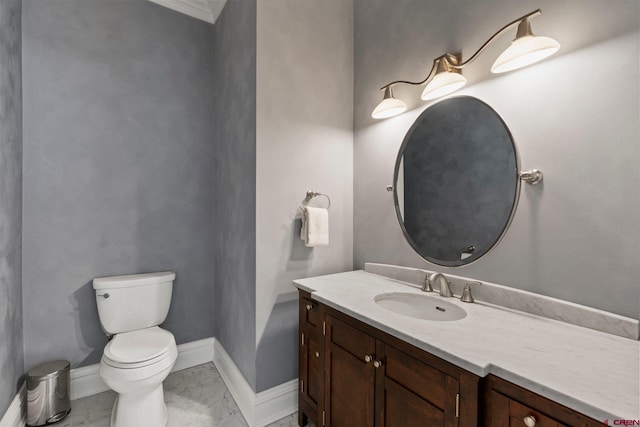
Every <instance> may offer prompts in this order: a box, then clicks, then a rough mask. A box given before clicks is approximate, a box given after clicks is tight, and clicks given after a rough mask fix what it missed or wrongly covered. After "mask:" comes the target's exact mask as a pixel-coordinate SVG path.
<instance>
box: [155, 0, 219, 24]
mask: <svg viewBox="0 0 640 427" xmlns="http://www.w3.org/2000/svg"><path fill="white" fill-rule="evenodd" d="M149 1H151V2H153V3H156V4H159V5H160V6H164V7H166V8H169V9H172V10H175V11H176V12H180V13H183V14H185V15H188V16H191V17H192V18H196V19H200V20H201V21H205V22H209V23H211V24H215V23H216V20H217V19H218V16H220V13H221V12H222V8H223V7H224V5H225V3H226V0H149Z"/></svg>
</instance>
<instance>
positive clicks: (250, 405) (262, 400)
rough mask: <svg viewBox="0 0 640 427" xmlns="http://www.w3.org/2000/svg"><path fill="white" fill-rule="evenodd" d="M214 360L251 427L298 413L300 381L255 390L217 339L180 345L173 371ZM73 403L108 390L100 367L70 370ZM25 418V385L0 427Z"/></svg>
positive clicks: (261, 426)
mask: <svg viewBox="0 0 640 427" xmlns="http://www.w3.org/2000/svg"><path fill="white" fill-rule="evenodd" d="M211 361H213V363H214V364H215V366H216V368H217V369H218V372H219V373H220V376H221V377H222V379H223V381H224V383H225V385H226V386H227V388H228V389H229V391H230V392H231V395H232V396H233V398H234V400H235V401H236V404H237V405H238V407H239V408H240V412H242V416H243V417H244V418H245V420H246V421H247V424H248V425H249V426H250V427H264V426H266V425H267V424H270V423H272V422H274V421H277V420H279V419H281V418H284V417H286V416H287V415H291V414H293V413H294V412H296V411H297V410H298V380H297V379H294V380H291V381H289V382H286V383H284V384H281V385H279V386H276V387H273V388H270V389H269V390H265V391H262V392H260V393H257V394H256V392H254V391H253V389H252V388H251V386H250V385H249V383H248V382H247V380H245V378H244V376H243V375H242V373H241V372H240V369H238V367H237V366H236V364H235V363H234V362H233V360H232V359H231V357H230V356H229V355H228V354H227V352H226V351H225V349H224V348H223V347H222V345H221V344H220V343H219V342H218V341H217V340H215V339H214V338H205V339H202V340H198V341H193V342H190V343H186V344H180V345H179V346H178V358H177V360H176V364H175V365H174V367H173V369H172V372H175V371H181V370H183V369H187V368H191V367H193V366H198V365H202V364H204V363H208V362H211ZM70 389H71V390H70V392H71V393H70V398H71V400H76V399H80V398H83V397H87V396H92V395H94V394H98V393H102V392H104V391H107V390H109V387H107V385H106V384H105V383H104V381H102V378H101V377H100V365H99V364H95V365H89V366H84V367H82V368H76V369H72V370H71V384H70ZM25 418H26V390H25V386H24V385H23V386H22V387H21V388H20V391H19V392H18V394H17V395H16V397H15V398H14V399H13V401H12V402H11V405H10V406H9V409H8V410H7V412H6V413H5V414H4V416H3V417H2V419H1V420H0V427H23V426H24V425H25Z"/></svg>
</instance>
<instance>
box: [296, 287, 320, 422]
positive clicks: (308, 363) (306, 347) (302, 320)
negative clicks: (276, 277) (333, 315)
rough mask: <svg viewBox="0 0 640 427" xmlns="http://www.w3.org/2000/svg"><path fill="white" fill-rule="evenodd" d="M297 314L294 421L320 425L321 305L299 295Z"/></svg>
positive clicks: (307, 296)
mask: <svg viewBox="0 0 640 427" xmlns="http://www.w3.org/2000/svg"><path fill="white" fill-rule="evenodd" d="M299 313H300V316H299V328H300V330H299V334H298V335H299V339H300V349H299V351H298V372H299V374H298V375H299V379H300V382H299V384H298V390H299V398H298V406H299V411H298V424H300V425H306V424H307V423H308V421H309V420H311V421H312V422H313V423H314V424H315V425H317V426H320V425H322V419H321V418H319V417H318V414H320V415H321V411H322V410H323V408H324V361H325V354H324V353H325V352H324V329H325V324H324V306H323V305H321V304H318V303H317V302H315V301H312V300H311V298H310V297H309V295H308V294H306V296H305V295H302V294H301V297H300V302H299Z"/></svg>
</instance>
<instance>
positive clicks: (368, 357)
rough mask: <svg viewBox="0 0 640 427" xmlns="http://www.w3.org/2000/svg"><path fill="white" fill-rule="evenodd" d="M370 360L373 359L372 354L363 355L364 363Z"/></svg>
mask: <svg viewBox="0 0 640 427" xmlns="http://www.w3.org/2000/svg"><path fill="white" fill-rule="evenodd" d="M372 360H373V356H371V355H370V354H367V355H365V356H364V361H365V362H366V363H369V362H371V361H372Z"/></svg>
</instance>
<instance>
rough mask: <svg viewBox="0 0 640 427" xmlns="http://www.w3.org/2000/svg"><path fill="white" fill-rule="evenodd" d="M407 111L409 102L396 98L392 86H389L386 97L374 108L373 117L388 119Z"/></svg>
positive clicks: (385, 92)
mask: <svg viewBox="0 0 640 427" xmlns="http://www.w3.org/2000/svg"><path fill="white" fill-rule="evenodd" d="M405 111H407V104H405V103H404V102H403V101H402V100H400V99H397V98H394V97H393V92H391V88H389V87H388V88H386V89H385V91H384V99H383V100H382V101H380V103H379V104H378V105H377V106H376V108H375V109H374V110H373V113H371V117H373V118H374V119H388V118H389V117H393V116H397V115H398V114H402V113H404V112H405Z"/></svg>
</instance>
